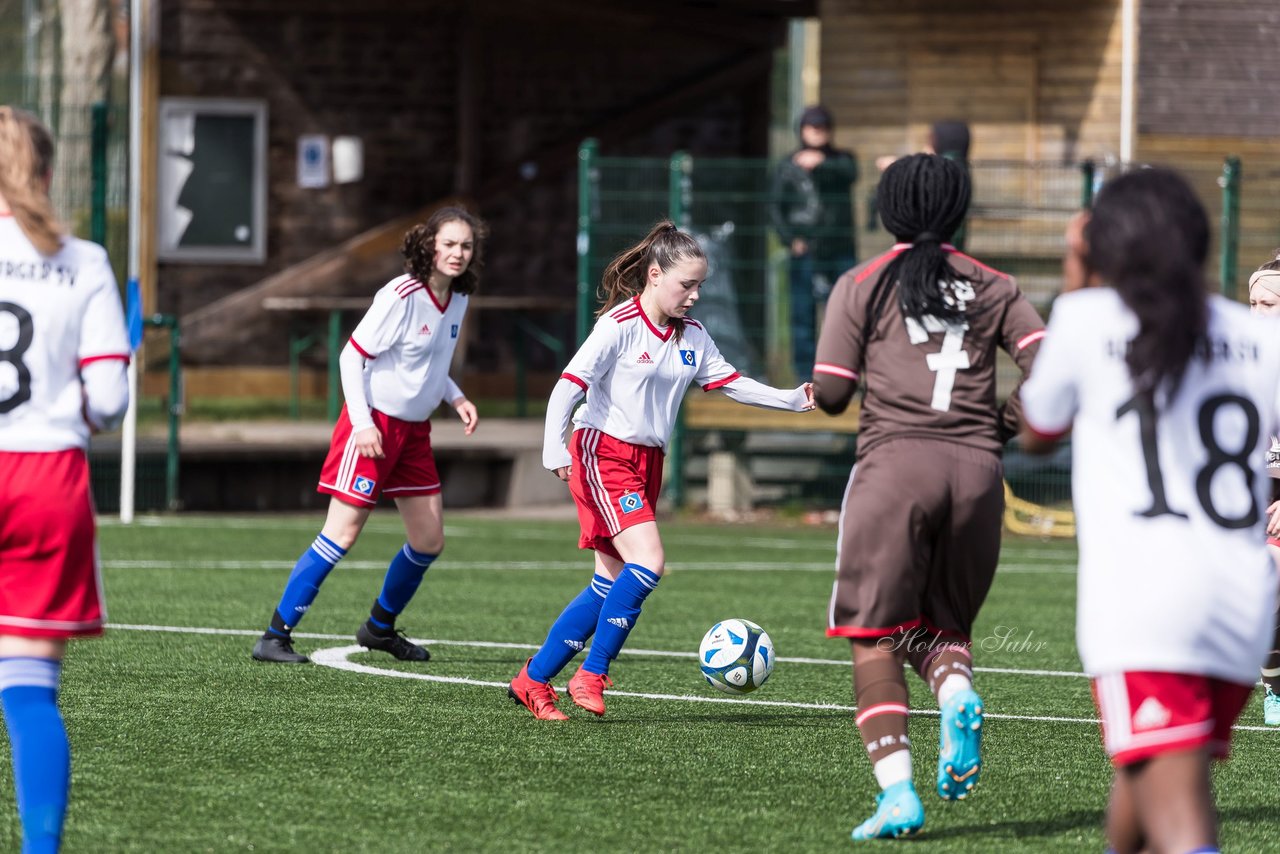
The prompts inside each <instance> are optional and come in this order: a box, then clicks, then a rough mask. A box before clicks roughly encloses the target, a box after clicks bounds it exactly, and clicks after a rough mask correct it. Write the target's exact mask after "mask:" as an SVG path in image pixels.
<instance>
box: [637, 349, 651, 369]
mask: <svg viewBox="0 0 1280 854" xmlns="http://www.w3.org/2000/svg"><path fill="white" fill-rule="evenodd" d="M636 364H637V365H652V364H653V359H651V358H649V351H648V350H645V351H644V352H643V353H641V354H640V358H639V359H636Z"/></svg>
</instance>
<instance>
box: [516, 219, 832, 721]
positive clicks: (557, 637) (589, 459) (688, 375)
mask: <svg viewBox="0 0 1280 854" xmlns="http://www.w3.org/2000/svg"><path fill="white" fill-rule="evenodd" d="M706 278H707V256H706V254H705V253H704V252H703V250H702V247H701V246H699V245H698V241H697V240H695V239H694V238H693V237H692V236H691V235H689V234H686V233H685V232H683V231H680V230H679V229H677V228H676V226H675V225H674V224H673V223H672V222H670V221H663V222H660V223H658V224H657V225H656V226H655V227H654V228H653V230H652V231H650V232H649V234H648V235H647V236H645V238H644V239H643V240H641V241H640V242H639V243H637V244H635V245H634V246H632V247H631V248H629V249H627V250H625V251H624V252H622V253H621V254H620V255H618V256H617V257H616V258H614V259H613V261H612V262H611V263H610V264H609V266H608V267H607V268H606V269H605V271H604V278H603V281H602V283H601V288H600V290H601V297H602V298H603V303H604V307H603V308H602V309H601V310H600V312H599V315H598V316H599V320H598V321H597V323H596V326H595V329H594V330H592V332H591V335H590V336H588V337H587V340H586V341H584V342H583V344H582V347H581V348H580V349H579V350H578V352H577V353H576V354H575V355H574V357H573V358H572V359H571V360H570V361H569V364H568V366H567V367H566V368H565V369H564V373H563V374H561V375H560V381H559V382H558V383H557V384H556V387H555V389H554V390H553V391H552V392H551V400H550V401H549V402H548V404H547V424H546V434H545V438H544V440H543V447H542V463H543V465H544V466H546V467H547V469H549V470H550V471H552V472H553V473H554V474H555V475H556V477H558V478H560V479H561V480H563V481H565V482H567V483H568V484H569V491H570V492H571V493H572V494H573V500H574V503H575V504H576V505H577V507H578V521H579V523H580V525H581V529H582V533H581V536H580V537H579V538H578V547H579V548H582V549H593V550H594V551H595V573H594V575H593V576H592V578H591V583H590V584H588V585H587V586H586V588H584V589H583V590H582V591H581V592H579V593H578V594H577V596H576V597H575V598H574V599H573V600H572V601H571V602H569V604H568V606H567V607H566V608H565V609H564V611H563V612H561V614H560V616H559V617H557V618H556V620H555V622H554V623H553V624H552V626H551V631H550V632H549V633H548V634H547V639H546V641H545V642H544V643H543V644H542V647H541V649H539V650H538V652H537V653H536V654H535V655H534V656H533V657H532V658H530V659H529V660H528V661H527V662H526V663H525V666H524V667H523V668H521V669H520V673H519V674H518V675H517V676H516V678H515V679H513V680H512V681H511V684H510V686H509V688H508V694H509V695H510V697H511V698H512V699H513V700H515V701H516V702H517V703H519V704H520V705H522V706H524V707H525V708H526V709H528V710H529V711H530V712H531V713H532V714H533V716H534V717H535V718H537V719H539V720H548V721H557V720H566V719H567V718H568V715H566V714H565V713H564V712H562V711H560V709H558V708H556V701H557V699H558V696H557V694H556V692H555V689H554V688H553V687H552V686H551V680H552V679H553V678H554V677H555V676H556V674H558V673H559V672H560V671H561V670H563V669H564V667H565V666H566V665H568V663H569V662H570V661H572V660H573V657H574V656H575V655H577V654H578V652H580V651H581V650H582V649H583V648H584V647H585V646H586V643H587V640H588V639H590V638H592V636H593V635H594V637H595V640H594V641H593V642H592V644H591V650H590V652H589V653H588V654H587V657H586V660H585V661H584V662H583V663H582V666H581V667H580V668H579V669H578V672H577V673H576V674H575V675H574V676H573V678H572V679H570V680H569V696H570V698H572V700H573V702H574V703H575V704H576V705H578V706H579V707H580V708H583V709H585V710H587V711H588V712H591V713H592V714H595V715H603V714H604V711H605V709H604V689H605V688H606V687H609V686H611V685H612V684H613V682H612V680H611V679H610V678H609V666H610V664H611V663H612V662H613V660H614V659H615V658H617V657H618V653H619V652H620V651H621V650H622V645H623V644H624V643H625V642H626V640H627V636H628V635H629V634H630V632H631V629H632V628H633V627H634V626H635V622H636V620H637V619H638V618H639V616H640V608H641V605H642V604H643V602H644V600H645V598H646V597H648V596H649V594H650V593H652V592H653V590H654V589H655V588H656V587H657V586H658V582H659V581H660V580H661V578H662V574H663V571H664V569H665V564H666V555H665V552H664V550H663V546H662V538H661V536H660V535H659V533H658V523H657V516H656V511H657V503H658V490H659V487H660V486H661V484H662V462H663V456H664V454H665V452H666V448H667V443H668V441H669V440H670V438H671V432H672V429H673V428H674V426H675V422H676V415H677V414H678V413H679V411H680V403H681V401H683V400H684V394H685V391H686V390H687V389H688V388H689V385H690V384H691V383H695V382H696V383H697V384H698V385H699V386H701V387H702V390H703V391H711V390H713V389H720V390H721V391H723V392H724V393H725V394H727V395H728V396H729V397H730V398H732V399H734V400H736V401H738V402H739V403H746V404H750V405H751V406H760V407H765V408H768V409H787V410H792V411H794V412H804V411H806V410H809V409H812V408H813V387H812V385H811V384H809V383H804V384H803V385H801V386H799V387H798V388H794V389H778V388H772V387H770V386H767V385H763V384H761V383H758V382H756V381H755V380H752V379H749V378H747V377H744V376H742V375H741V374H739V373H738V372H737V371H736V370H734V368H733V365H731V364H729V363H728V362H727V361H725V359H724V357H723V356H721V355H720V351H719V349H717V348H716V344H715V342H714V341H713V340H711V336H710V335H709V334H708V333H707V330H706V329H705V328H703V326H702V324H701V323H699V322H698V321H696V320H694V319H693V318H692V317H689V312H690V311H691V310H692V309H693V307H694V305H695V304H696V303H697V301H698V289H699V288H701V287H702V283H703V282H704V281H705V280H706ZM584 394H585V395H586V398H587V402H586V404H585V405H584V406H583V407H582V408H581V409H579V410H578V412H577V414H574V412H573V410H574V407H575V406H576V405H577V403H578V401H579V400H580V399H581V398H582V396H583V395H584ZM571 417H572V419H573V434H572V437H571V438H570V439H569V441H568V442H567V443H566V441H565V431H566V429H567V428H568V426H569V420H570V418H571Z"/></svg>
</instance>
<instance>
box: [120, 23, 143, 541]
mask: <svg viewBox="0 0 1280 854" xmlns="http://www.w3.org/2000/svg"><path fill="white" fill-rule="evenodd" d="M146 2H147V0H129V268H128V276H129V279H128V283H127V285H126V287H127V289H128V292H129V293H131V294H137V293H140V289H139V287H138V276H139V270H140V268H141V265H142V260H141V256H142V250H141V241H142V17H143V12H142V8H143V5H144V4H145V3H146ZM139 312H141V307H139ZM137 445H138V360H137V359H136V358H133V359H130V360H129V408H128V410H127V411H126V412H125V416H124V424H123V426H122V428H121V436H120V521H121V522H123V523H124V524H126V525H127V524H129V523H130V522H132V521H133V503H134V486H135V478H136V475H137V472H136V465H137Z"/></svg>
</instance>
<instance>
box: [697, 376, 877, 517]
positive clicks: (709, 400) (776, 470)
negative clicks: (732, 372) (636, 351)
mask: <svg viewBox="0 0 1280 854" xmlns="http://www.w3.org/2000/svg"><path fill="white" fill-rule="evenodd" d="M858 415H859V408H858V404H857V402H856V401H855V402H854V403H852V404H851V405H850V407H849V408H848V409H847V410H845V411H844V412H843V413H841V414H840V415H838V416H835V417H832V416H829V415H826V414H825V413H822V412H803V413H797V412H786V411H784V410H778V409H761V408H759V407H755V406H744V405H742V404H740V403H737V402H736V401H734V400H732V399H730V398H729V397H727V396H725V395H724V394H717V393H710V394H702V393H700V392H697V391H694V392H691V393H690V395H689V397H687V398H686V399H685V404H684V426H685V430H686V431H688V432H689V433H692V434H697V435H696V436H692V435H691V436H690V437H689V439H688V444H689V446H690V447H691V448H694V447H696V448H697V450H698V451H699V452H700V454H701V453H702V452H705V465H706V469H705V474H706V480H707V495H706V503H707V509H708V511H709V512H710V513H712V514H713V515H716V516H721V517H732V516H735V515H737V514H739V513H742V512H744V511H746V510H749V509H751V506H752V505H753V503H754V502H755V500H756V499H757V498H766V499H770V498H771V499H779V498H781V499H786V498H800V497H801V496H799V495H798V494H797V491H799V490H802V489H803V484H804V483H805V482H824V481H832V480H840V481H843V480H844V479H845V478H846V477H847V475H848V471H849V465H850V464H851V463H852V460H853V451H854V447H855V442H856V437H857V433H858ZM701 466H702V460H701V458H700V459H699V460H697V461H695V462H694V463H693V464H691V465H686V464H684V463H683V460H682V461H681V464H680V465H679V466H678V468H679V470H678V471H674V472H672V474H673V476H675V477H678V478H680V479H681V480H682V481H684V480H686V479H692V476H694V475H701V474H702V467H701ZM682 497H683V496H682Z"/></svg>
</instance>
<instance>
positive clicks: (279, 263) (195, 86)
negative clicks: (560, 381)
mask: <svg viewBox="0 0 1280 854" xmlns="http://www.w3.org/2000/svg"><path fill="white" fill-rule="evenodd" d="M161 5H162V14H161V21H162V33H161V59H162V66H161V94H162V95H165V96H169V95H172V96H210V97H214V96H216V97H235V98H263V99H265V100H266V101H267V103H268V109H269V114H270V118H269V122H268V145H269V157H268V170H269V193H268V202H267V205H268V231H267V251H268V257H267V262H266V264H265V265H261V266H235V265H208V264H200V265H189V264H162V265H161V267H160V271H159V303H160V305H159V309H160V310H162V311H166V312H175V313H177V314H179V315H180V316H181V315H182V314H185V313H188V312H190V311H192V310H194V309H196V308H199V307H201V306H204V305H207V304H209V303H211V302H213V301H214V300H217V299H219V298H221V297H224V296H226V295H228V294H231V293H233V292H235V291H238V290H240V289H243V288H245V287H248V286H250V285H253V284H255V283H256V282H258V281H260V280H261V279H263V278H265V277H266V276H267V275H269V274H271V273H274V272H278V271H280V270H282V269H285V268H287V267H288V266H290V265H292V264H295V263H297V262H299V261H302V260H304V259H306V258H308V257H310V256H311V255H313V254H315V253H316V252H318V251H320V250H322V249H326V248H329V247H332V246H333V245H335V244H336V243H338V242H340V241H342V240H344V239H347V238H349V237H351V236H353V235H355V234H358V233H360V232H361V231H363V230H365V229H367V228H370V227H372V226H374V225H377V224H379V223H381V222H384V221H387V220H389V219H391V218H393V217H395V216H397V215H401V214H404V213H406V212H408V211H411V210H415V209H417V208H419V207H421V206H423V205H425V204H428V203H430V202H432V201H435V200H437V199H439V198H442V197H444V196H446V195H449V194H451V193H452V192H454V190H455V178H456V175H457V168H458V167H457V161H458V159H459V155H460V152H459V150H458V149H459V142H458V140H459V120H460V116H461V113H460V105H459V90H460V75H461V74H462V72H461V71H460V69H459V57H460V52H461V51H463V50H464V48H468V47H469V48H470V49H472V50H474V51H475V53H476V54H477V55H478V57H479V59H478V60H477V61H476V63H475V65H474V66H473V69H472V71H473V74H474V75H475V85H474V87H473V89H472V91H474V92H475V93H476V98H477V99H478V101H477V104H478V109H477V119H476V132H475V137H474V138H475V140H476V141H475V150H474V151H469V152H466V154H467V155H468V157H469V158H471V159H473V161H474V164H475V178H476V180H475V185H476V186H477V187H479V188H487V189H484V198H483V199H482V200H481V205H480V211H479V212H480V213H481V215H483V216H485V217H486V218H487V219H489V220H490V224H491V226H492V230H493V236H492V240H491V243H490V246H489V250H490V251H489V264H488V267H487V273H486V280H485V283H484V290H485V291H486V292H488V293H529V292H550V293H563V294H564V295H565V296H570V295H572V293H573V292H574V263H575V262H574V234H575V231H576V216H577V211H576V202H577V196H576V186H575V181H576V174H575V172H574V170H573V169H572V166H573V156H572V149H573V146H574V145H575V144H576V142H577V141H579V140H580V139H581V138H582V137H583V136H586V135H588V134H589V133H591V132H592V129H593V127H595V126H597V125H600V124H606V125H607V124H608V123H609V122H610V121H611V120H612V119H614V118H616V117H617V116H618V115H619V114H625V113H626V112H627V111H628V110H629V109H632V108H634V107H635V106H636V105H639V104H643V103H645V102H646V101H649V100H652V99H654V98H660V97H662V96H663V95H664V94H666V93H667V92H668V91H669V90H670V89H671V88H672V87H673V86H675V85H684V84H686V83H687V82H688V81H690V80H696V79H697V77H698V75H699V74H700V73H701V72H702V71H703V70H706V69H714V68H716V67H718V66H719V65H721V64H723V63H725V62H729V61H731V60H732V59H733V58H734V57H736V56H740V55H742V54H743V53H744V52H750V51H753V50H754V51H757V52H759V51H765V52H768V51H771V50H772V47H773V43H776V41H777V40H778V39H780V38H781V35H782V28H783V24H782V22H781V20H778V21H776V22H775V23H774V24H768V22H766V24H765V25H763V28H762V27H761V26H756V25H753V26H752V27H751V28H747V29H744V30H743V32H744V33H745V34H744V35H740V36H738V37H734V36H732V35H730V36H726V37H716V35H715V28H714V27H709V26H707V25H706V24H705V23H704V24H703V25H702V26H690V27H689V28H688V29H682V24H681V17H680V16H678V15H677V16H668V17H664V16H663V14H662V9H661V7H662V5H663V4H661V3H653V4H648V5H646V6H645V7H644V9H643V10H642V11H634V12H622V11H619V9H620V8H623V7H625V4H614V5H610V4H601V5H598V6H594V7H582V6H575V5H574V4H566V3H560V2H555V1H554V0H549V2H547V3H538V4H529V3H520V2H509V3H508V2H498V1H497V0H494V2H487V3H479V2H475V3H468V2H459V1H457V0H455V2H428V0H419V2H410V0H395V2H392V0H361V2H360V3H358V4H353V3H351V2H349V0H305V2H304V0H273V2H271V3H259V2H250V0H162V4H161ZM672 5H679V4H678V3H673V4H672ZM695 5H696V4H695ZM770 27H772V30H770ZM764 86H767V77H765V76H763V75H762V77H761V79H760V80H759V82H758V86H757V87H756V89H759V87H764ZM759 103H760V99H759V97H758V95H757V94H756V93H754V92H753V91H752V90H751V87H749V86H748V87H741V86H740V87H738V88H737V89H735V90H732V91H729V92H717V93H710V94H708V96H707V97H705V98H703V99H700V100H698V101H697V102H695V103H687V104H682V105H680V107H679V108H678V109H675V110H673V111H672V112H671V113H670V114H669V115H660V116H655V117H653V118H652V120H650V121H647V122H645V123H644V124H643V125H642V126H640V127H637V128H634V129H633V131H632V132H630V133H628V134H627V135H626V136H625V138H621V139H615V140H612V141H611V142H607V143H606V147H605V151H606V152H608V153H622V152H624V151H625V152H626V153H643V154H659V155H665V154H669V153H670V152H672V151H674V150H676V149H680V148H684V149H688V150H691V151H693V152H695V153H699V154H727V155H753V154H754V155H763V154H764V153H765V145H766V140H765V136H764V132H763V127H764V126H763V124H762V123H761V122H760V121H759V119H758V117H755V116H754V115H753V114H752V113H753V111H755V110H756V107H757V106H758V104H759ZM304 133H323V134H327V135H329V136H331V137H332V136H334V135H339V134H344V135H345V134H351V135H355V136H359V137H361V138H362V139H363V141H364V151H365V164H364V166H365V175H364V180H363V181H361V182H359V183H356V184H348V185H343V186H335V187H329V188H327V189H321V190H310V189H307V190H304V189H301V188H299V187H297V185H296V170H297V166H296V144H297V137H298V135H299V134H304ZM548 152H551V153H553V154H554V153H556V152H559V154H558V155H557V156H551V157H548V156H547V154H548ZM526 161H536V162H538V163H539V165H540V168H539V171H538V173H537V174H536V175H533V176H532V177H530V178H528V179H527V180H518V179H514V178H512V179H511V180H507V181H505V182H504V181H503V180H501V179H502V176H504V175H514V172H515V167H516V166H518V165H519V164H521V163H523V162H526ZM398 266H399V265H398V259H397V258H395V257H391V258H388V259H387V261H386V264H385V266H382V267H381V268H379V269H376V270H370V281H369V282H368V283H367V286H368V290H369V292H370V293H372V291H373V290H375V289H376V288H377V287H378V286H380V285H381V284H382V283H383V281H385V278H386V277H387V276H388V275H390V274H392V273H394V272H395V271H396V270H397V269H398ZM283 332H284V330H283V329H281V333H282V334H281V335H276V336H269V337H268V340H264V341H263V342H262V344H261V346H260V347H254V348H250V349H249V350H245V349H241V348H235V349H234V351H231V350H232V348H227V349H228V351H229V352H221V353H217V352H215V353H208V352H207V350H206V351H205V352H204V353H203V355H202V360H203V361H205V362H207V363H210V364H217V363H220V364H248V363H267V364H282V363H283V362H284V361H285V340H286V336H285V335H284V334H283ZM496 333H497V337H498V340H503V339H505V338H506V335H505V333H504V332H503V330H502V329H498V330H496ZM476 352H477V356H476V358H478V359H484V358H487V357H486V355H485V354H486V353H489V354H490V356H493V358H492V359H491V361H497V360H500V359H509V356H507V355H504V353H505V351H503V350H502V348H500V347H499V348H498V352H497V355H493V352H494V351H491V350H483V349H479V350H477V351H476Z"/></svg>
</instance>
